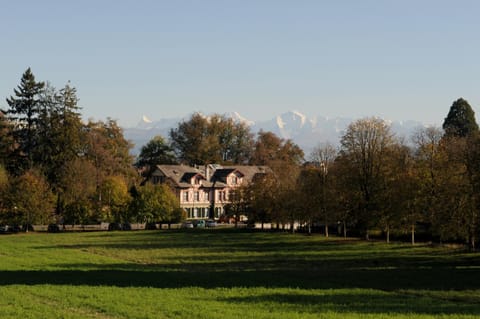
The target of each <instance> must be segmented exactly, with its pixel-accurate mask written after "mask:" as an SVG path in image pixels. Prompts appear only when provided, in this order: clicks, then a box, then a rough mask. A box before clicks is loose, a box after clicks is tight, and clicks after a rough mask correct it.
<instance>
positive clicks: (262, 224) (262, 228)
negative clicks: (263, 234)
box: [262, 221, 263, 230]
mask: <svg viewBox="0 0 480 319" xmlns="http://www.w3.org/2000/svg"><path fill="white" fill-rule="evenodd" d="M262 230H263V221H262Z"/></svg>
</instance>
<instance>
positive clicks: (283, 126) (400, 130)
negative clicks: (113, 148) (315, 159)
mask: <svg viewBox="0 0 480 319" xmlns="http://www.w3.org/2000/svg"><path fill="white" fill-rule="evenodd" d="M225 116H226V117H229V118H232V119H234V120H235V121H239V122H243V123H246V124H247V125H248V126H250V128H251V130H252V133H254V134H256V133H257V132H258V131H260V130H263V131H271V132H273V133H275V134H276V135H278V136H280V137H282V138H284V139H291V140H293V141H294V142H295V143H296V144H298V145H299V146H300V147H302V149H303V150H304V151H305V154H306V155H308V154H309V153H310V151H311V150H312V149H313V148H314V147H315V146H317V145H319V144H320V143H324V142H330V143H332V144H334V145H338V144H339V142H340V137H341V135H342V134H343V132H344V131H345V129H346V128H347V126H348V125H349V124H350V123H351V122H352V121H354V120H355V119H353V118H343V117H335V118H327V117H323V116H315V117H311V118H309V117H307V116H305V115H304V114H302V113H300V112H298V111H290V112H286V113H283V114H279V115H276V116H274V117H273V118H272V119H270V120H267V121H255V120H250V119H246V118H244V117H243V116H241V115H240V114H239V113H237V112H231V113H226V114H225ZM189 117H190V116H186V117H184V118H165V119H160V120H150V119H149V118H148V117H146V116H143V117H142V119H141V120H140V121H139V123H138V124H137V126H135V127H130V128H124V134H125V137H126V138H127V139H128V140H130V141H132V142H133V143H134V144H135V146H134V149H133V151H132V153H133V154H138V153H139V152H140V148H141V147H142V146H143V145H145V144H146V143H148V141H149V140H150V139H151V138H152V137H154V136H156V135H161V136H163V137H165V138H168V134H169V131H170V129H172V128H175V127H177V125H178V123H179V122H181V121H184V120H188V119H189ZM389 122H390V123H391V126H392V130H393V132H394V133H395V134H397V136H401V137H406V138H409V137H410V136H411V134H412V133H413V132H414V131H415V129H418V128H419V127H422V126H424V124H423V123H421V122H418V121H413V120H408V121H389Z"/></svg>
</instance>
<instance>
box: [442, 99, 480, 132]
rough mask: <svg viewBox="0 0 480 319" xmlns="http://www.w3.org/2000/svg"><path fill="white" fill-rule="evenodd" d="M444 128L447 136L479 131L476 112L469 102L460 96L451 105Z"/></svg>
mask: <svg viewBox="0 0 480 319" xmlns="http://www.w3.org/2000/svg"><path fill="white" fill-rule="evenodd" d="M443 129H444V130H445V135H446V136H447V137H466V136H469V135H471V134H472V133H473V132H477V131H478V124H477V122H476V121H475V112H474V111H473V110H472V107H471V106H470V104H468V102H467V101H466V100H464V99H462V98H459V99H458V100H456V101H455V102H453V104H452V106H451V107H450V111H449V112H448V115H447V117H446V118H445V121H444V122H443Z"/></svg>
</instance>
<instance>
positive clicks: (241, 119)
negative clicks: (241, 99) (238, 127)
mask: <svg viewBox="0 0 480 319" xmlns="http://www.w3.org/2000/svg"><path fill="white" fill-rule="evenodd" d="M225 116H226V117H228V118H231V119H232V120H234V121H236V122H239V123H244V124H246V125H248V126H253V125H255V122H254V121H250V120H249V119H246V118H245V117H243V116H241V115H240V114H239V113H238V112H230V113H227V114H225Z"/></svg>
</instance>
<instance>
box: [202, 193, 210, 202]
mask: <svg viewBox="0 0 480 319" xmlns="http://www.w3.org/2000/svg"><path fill="white" fill-rule="evenodd" d="M203 199H205V200H210V193H209V192H205V193H203Z"/></svg>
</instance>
